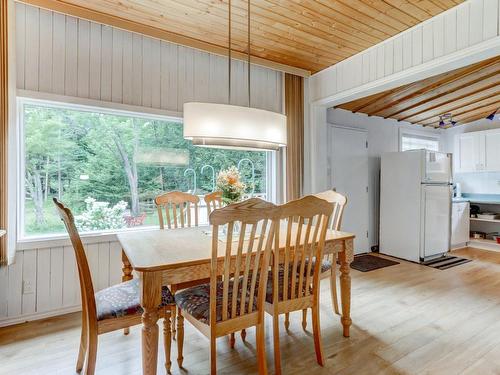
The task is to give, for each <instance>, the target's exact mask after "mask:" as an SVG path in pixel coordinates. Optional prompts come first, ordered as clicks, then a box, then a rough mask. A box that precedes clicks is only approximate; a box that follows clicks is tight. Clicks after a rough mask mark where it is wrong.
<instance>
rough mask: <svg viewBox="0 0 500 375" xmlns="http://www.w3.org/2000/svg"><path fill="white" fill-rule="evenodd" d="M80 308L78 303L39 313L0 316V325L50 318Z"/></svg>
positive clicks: (79, 309)
mask: <svg viewBox="0 0 500 375" xmlns="http://www.w3.org/2000/svg"><path fill="white" fill-rule="evenodd" d="M81 310H82V307H81V306H80V305H77V306H68V307H64V308H61V309H57V310H51V311H44V312H41V313H34V314H26V315H18V316H13V317H7V318H0V327H7V326H12V325H14V324H20V323H26V322H31V321H33V320H40V319H46V318H52V317H54V316H58V315H64V314H69V313H72V312H77V311H81Z"/></svg>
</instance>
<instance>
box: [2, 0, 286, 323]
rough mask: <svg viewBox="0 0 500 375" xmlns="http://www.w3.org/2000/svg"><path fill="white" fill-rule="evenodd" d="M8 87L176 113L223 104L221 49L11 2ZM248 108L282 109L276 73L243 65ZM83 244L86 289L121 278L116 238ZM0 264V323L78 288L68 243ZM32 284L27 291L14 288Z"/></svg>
mask: <svg viewBox="0 0 500 375" xmlns="http://www.w3.org/2000/svg"><path fill="white" fill-rule="evenodd" d="M15 21H16V71H17V88H18V89H20V90H25V91H24V92H29V91H34V92H41V93H48V94H55V95H57V96H58V97H59V96H61V95H62V96H69V97H78V98H83V99H92V100H96V101H100V102H108V104H109V102H112V103H118V104H120V105H121V104H128V105H133V106H134V109H136V110H137V108H138V107H143V108H144V110H145V111H147V110H148V108H153V109H162V110H168V111H173V112H181V111H182V106H183V103H184V102H187V101H193V100H199V101H209V102H220V103H224V102H227V95H228V87H227V85H228V71H227V70H228V64H227V59H226V58H224V57H220V56H216V55H212V54H209V53H206V52H201V51H198V50H194V49H192V48H187V47H183V46H178V45H175V44H172V43H167V42H163V41H160V40H157V39H153V38H150V37H146V36H142V35H139V34H134V33H130V32H127V31H123V30H119V29H116V28H113V27H109V26H106V25H101V24H97V23H93V22H89V21H86V20H81V19H77V18H74V17H69V16H65V15H62V14H58V13H54V12H50V11H47V10H43V9H39V8H36V7H32V6H27V5H24V4H20V3H17V4H16V17H15ZM232 66H233V80H232V83H233V85H232V103H233V104H240V105H246V103H247V90H248V86H247V80H246V72H247V70H246V69H247V68H246V67H247V65H246V64H245V63H243V62H241V61H236V60H234V61H233V64H232ZM251 73H252V83H251V84H252V87H251V89H252V106H253V107H257V108H263V109H268V110H272V111H276V112H281V111H282V80H283V77H282V73H281V72H277V71H274V70H271V69H266V68H262V67H259V66H252V72H251ZM91 242H92V243H88V244H86V245H85V248H86V251H87V256H88V259H89V263H90V268H91V271H92V277H93V281H94V288H95V289H96V290H99V289H102V288H104V287H107V286H109V285H112V284H116V283H117V282H119V281H120V279H121V249H120V246H119V244H118V242H116V241H115V240H109V239H107V240H105V241H98V240H95V239H94V240H92V241H91ZM23 246H24V248H25V250H21V251H18V252H17V254H16V258H15V264H13V265H12V266H9V267H3V268H0V326H2V325H7V324H13V323H16V322H19V321H23V320H29V319H36V318H40V317H44V316H50V315H55V314H59V313H62V312H66V311H73V310H76V309H78V308H79V303H80V300H79V298H80V292H79V283H78V276H77V272H76V263H75V258H74V253H73V249H72V248H71V246H69V244H68V243H67V242H66V243H62V246H61V243H58V244H57V247H51V246H55V245H51V244H50V243H44V242H43V241H42V242H38V243H37V244H36V247H35V246H33V247H35V248H32V249H31V248H26V245H23ZM23 284H24V288H25V289H32V293H26V290H24V293H23Z"/></svg>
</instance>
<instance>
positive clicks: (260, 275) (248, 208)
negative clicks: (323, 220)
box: [209, 198, 279, 327]
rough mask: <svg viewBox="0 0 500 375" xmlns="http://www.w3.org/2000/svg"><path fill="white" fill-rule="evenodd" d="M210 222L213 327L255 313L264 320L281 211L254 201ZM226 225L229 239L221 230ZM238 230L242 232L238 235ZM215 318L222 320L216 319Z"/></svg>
mask: <svg viewBox="0 0 500 375" xmlns="http://www.w3.org/2000/svg"><path fill="white" fill-rule="evenodd" d="M209 221H210V224H211V225H212V262H211V274H210V326H211V327H214V326H215V324H217V323H220V322H224V321H226V320H229V319H236V318H244V317H246V316H248V315H249V314H252V313H258V314H257V315H258V316H260V317H259V319H263V312H264V310H263V305H264V299H265V294H266V284H267V276H268V270H269V261H270V256H271V252H272V249H273V247H275V246H276V245H277V244H276V243H275V240H276V236H275V234H276V230H277V228H278V225H279V207H277V206H276V205H274V204H272V203H269V202H266V201H263V200H262V199H259V198H253V199H249V200H246V201H244V202H241V203H236V204H231V205H229V206H227V207H224V208H221V209H219V210H216V211H213V212H212V214H211V215H210V218H209ZM225 225H227V235H226V236H225V238H222V237H221V236H220V235H219V229H220V227H221V226H225ZM235 228H239V232H238V233H236V232H235V231H234V229H235ZM219 254H224V262H223V264H222V265H221V264H219V263H218V257H219ZM221 277H222V284H223V288H222V289H223V290H222V304H221V305H220V304H219V307H218V308H219V309H220V310H219V311H217V303H216V301H217V298H220V294H219V295H217V284H218V282H219V281H220V280H221ZM240 283H241V284H240ZM217 314H218V315H217ZM259 314H262V315H259ZM214 316H219V317H221V318H220V319H213V318H212V317H214ZM217 320H219V322H216V321H217Z"/></svg>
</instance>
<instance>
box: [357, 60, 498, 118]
mask: <svg viewBox="0 0 500 375" xmlns="http://www.w3.org/2000/svg"><path fill="white" fill-rule="evenodd" d="M497 63H499V64H500V58H499V57H495V58H493V59H489V60H486V61H483V62H481V63H480V64H475V65H472V66H468V67H465V68H461V69H457V70H454V71H451V72H448V73H444V74H442V75H440V76H438V77H430V78H427V79H425V80H422V81H417V82H414V83H410V84H408V85H404V86H401V87H398V88H396V89H394V90H390V91H386V92H385V93H386V95H383V96H381V97H380V99H379V100H376V101H375V102H373V103H368V104H366V105H361V106H359V107H357V109H356V112H363V113H366V114H368V115H370V116H381V117H390V115H391V112H394V110H393V109H394V108H395V107H396V106H398V105H400V107H402V106H404V102H405V101H408V100H411V99H413V100H414V102H417V101H418V96H419V95H421V94H424V93H426V92H430V91H432V90H434V89H436V88H438V87H439V86H443V85H445V84H448V83H452V82H454V81H456V80H458V79H462V78H464V77H465V76H467V75H471V74H473V73H475V72H478V71H481V70H483V69H485V68H487V67H489V66H491V65H494V64H497ZM499 66H500V65H499ZM488 72H490V71H489V70H488V71H487V72H485V73H483V74H487V73H488ZM495 72H496V70H495ZM358 100H361V99H358ZM403 108H404V107H403Z"/></svg>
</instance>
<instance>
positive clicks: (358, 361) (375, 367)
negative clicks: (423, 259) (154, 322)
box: [0, 249, 500, 375]
mask: <svg viewBox="0 0 500 375" xmlns="http://www.w3.org/2000/svg"><path fill="white" fill-rule="evenodd" d="M455 253H456V254H457V255H461V256H464V257H469V258H473V259H474V261H473V262H471V263H467V264H465V265H461V266H458V267H455V268H452V269H449V270H445V271H439V270H434V269H432V268H428V267H424V266H420V265H416V264H412V263H408V262H403V261H402V262H401V264H400V265H397V266H392V267H388V268H384V269H380V270H377V271H373V272H368V273H361V272H357V271H354V270H353V271H352V276H353V304H352V318H353V322H354V323H353V327H352V330H351V338H350V339H345V338H343V337H342V335H341V333H342V330H341V326H340V322H339V318H338V317H337V316H334V315H333V313H332V310H331V304H330V298H329V290H328V284H329V283H328V282H327V281H326V280H324V281H323V284H322V296H321V297H322V310H321V328H322V332H323V342H324V348H325V354H326V357H327V361H326V366H325V367H324V368H321V367H319V366H318V365H317V364H316V361H315V356H314V347H313V340H312V335H311V333H310V331H309V330H308V331H307V332H306V333H304V332H303V331H302V328H301V324H300V314H292V316H291V327H290V328H291V329H290V333H289V334H287V333H285V331H284V330H283V331H282V333H281V350H282V358H283V372H284V374H287V375H295V374H356V375H360V374H370V375H371V374H433V375H434V374H453V375H454V374H471V375H473V374H474V375H476V374H481V375H485V374H500V253H493V252H488V251H481V250H475V249H463V250H459V251H457V252H455ZM270 323H271V322H270V321H268V322H267V325H266V329H267V332H266V335H267V346H268V347H267V352H268V364H269V367H270V370H271V371H272V368H273V365H272V364H273V359H272V354H271V353H272V331H271V327H272V326H271V324H270ZM281 327H283V325H281ZM310 327H311V325H310V317H309V326H308V328H310ZM78 339H79V316H78V314H70V315H66V316H62V317H58V318H51V319H46V320H43V321H38V322H32V323H27V324H22V325H17V326H13V327H7V328H3V329H0V374H73V373H74V365H75V358H76V354H77V348H78ZM99 339H100V341H99V349H98V358H97V374H103V375H104V374H105V375H111V374H140V373H141V360H140V327H135V328H133V329H131V332H130V335H129V336H123V335H122V333H121V332H114V333H110V334H107V335H103V336H100V337H99ZM247 341H248V343H247V344H243V343H242V342H241V340H239V339H238V340H237V345H236V348H235V349H234V350H231V349H230V348H229V345H228V343H227V340H225V339H220V340H219V341H218V369H219V373H220V374H253V373H255V365H256V363H255V345H254V344H255V341H254V332H253V330H252V331H251V332H249V333H248V338H247ZM208 349H209V343H208V341H207V340H206V339H204V338H203V337H202V336H201V335H200V334H198V333H197V331H196V330H194V329H191V328H190V327H189V324H187V327H186V341H185V354H184V358H185V360H184V366H185V370H184V371H180V370H179V369H178V368H177V367H176V365H175V361H174V365H173V373H174V374H193V375H199V374H207V373H208V370H207V369H208V368H209V362H208ZM160 356H161V360H160V362H162V361H163V353H162V346H161V345H160ZM172 356H173V358H175V356H176V350H175V343H174V345H173V352H172ZM158 369H159V371H158V373H159V374H163V373H164V368H163V364H162V363H160V364H159V366H158Z"/></svg>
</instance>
